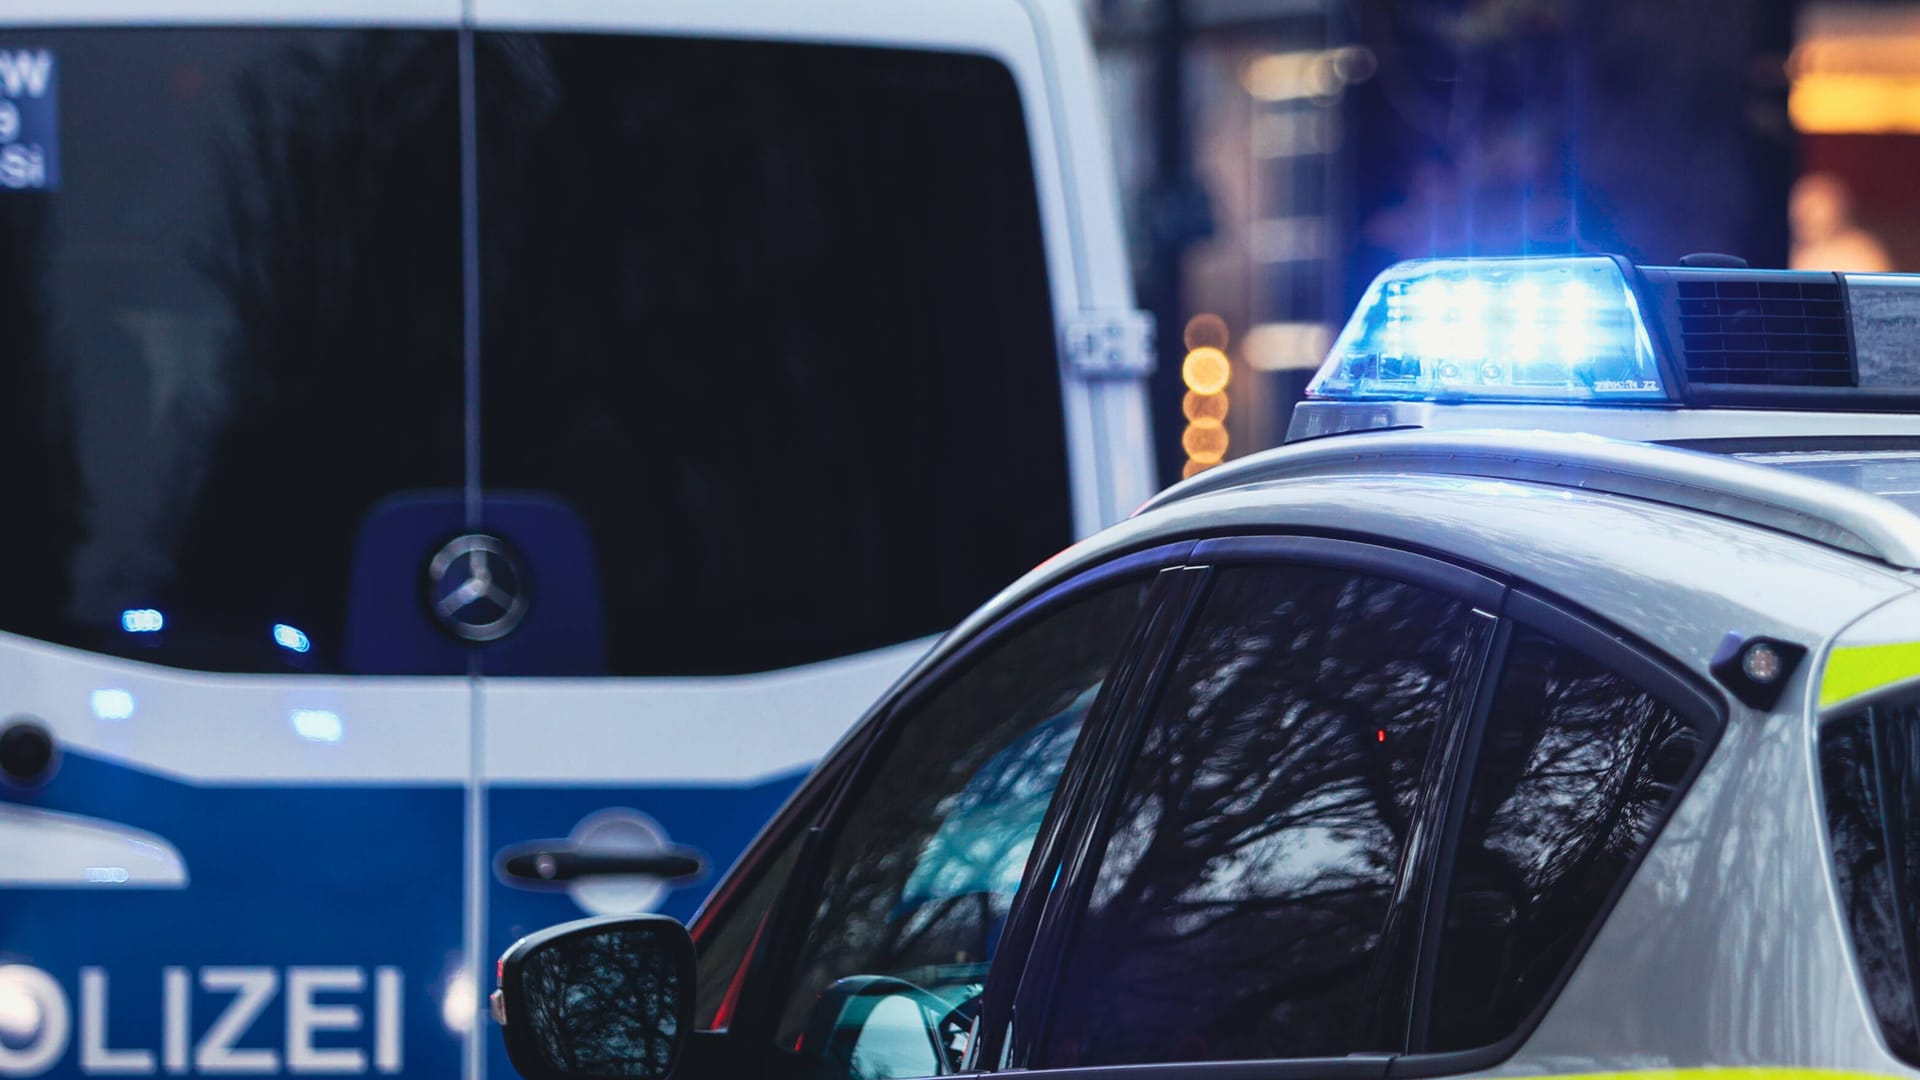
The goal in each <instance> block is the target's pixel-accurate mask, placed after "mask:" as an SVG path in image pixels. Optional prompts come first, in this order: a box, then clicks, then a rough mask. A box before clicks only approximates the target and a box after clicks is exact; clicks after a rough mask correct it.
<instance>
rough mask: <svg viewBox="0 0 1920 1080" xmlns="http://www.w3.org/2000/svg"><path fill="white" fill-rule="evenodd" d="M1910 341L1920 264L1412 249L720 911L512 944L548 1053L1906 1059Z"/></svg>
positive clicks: (767, 1073)
mask: <svg viewBox="0 0 1920 1080" xmlns="http://www.w3.org/2000/svg"><path fill="white" fill-rule="evenodd" d="M1916 327H1920V277H1898V276H1871V275H1853V274H1846V275H1835V274H1825V273H1804V272H1769V271H1754V270H1747V269H1743V268H1739V267H1731V266H1725V265H1720V266H1699V265H1693V266H1687V265H1683V266H1680V267H1671V268H1649V267H1636V266H1633V265H1630V264H1628V263H1626V262H1624V261H1621V260H1617V259H1612V258H1605V257H1568V258H1536V259H1511V260H1492V259H1489V260H1458V261H1444V260H1443V261H1427V262H1419V263H1411V264H1406V265H1402V266H1398V267H1396V268H1394V269H1392V270H1390V271H1389V272H1387V273H1386V274H1385V275H1384V276H1383V277H1381V278H1380V279H1379V280H1378V281H1377V282H1376V283H1375V284H1374V286H1373V287H1372V289H1371V290H1370V291H1369V293H1368V294H1367V296H1366V298H1365V301H1364V302H1363V303H1362V305H1361V307H1360V309H1359V310H1358V311H1357V312H1356V313H1355V315H1354V316H1353V319H1352V321H1351V322H1350V324H1349V325H1348V327H1347V328H1346V330H1345V332H1344V333H1343V334H1342V336H1341V337H1340V338H1339V339H1338V340H1337V343H1336V345H1335V347H1334V349H1333V352H1332V355H1331V356H1330V357H1329V358H1328V360H1327V362H1326V365H1325V367H1324V368H1323V369H1322V370H1321V372H1320V373H1319V375H1318V376H1317V377H1316V379H1315V381H1314V382H1313V384H1312V389H1311V400H1310V401H1308V402H1307V403H1305V404H1304V405H1303V406H1302V407H1301V409H1300V411H1299V413H1298V415H1297V417H1296V420H1295V423H1294V428H1293V432H1294V435H1295V441H1293V442H1292V444H1291V445H1288V446H1284V447H1281V448H1278V449H1275V450H1272V451H1269V452H1265V453H1261V454H1256V455H1253V456H1251V457H1248V458H1246V459H1244V460H1240V461H1237V462H1235V463H1232V464H1230V465H1227V466H1225V467H1222V468H1218V469H1215V470H1212V471H1210V472H1207V473H1203V474H1201V475H1200V476H1197V477H1195V478H1193V479H1191V480H1189V481H1186V482H1184V483H1182V484H1180V485H1178V486H1175V487H1173V488H1171V489H1169V490H1168V491H1166V492H1165V493H1163V494H1161V495H1160V496H1158V497H1157V498H1155V499H1153V500H1152V501H1151V502H1149V503H1148V504H1147V505H1146V506H1145V507H1144V508H1142V509H1141V511H1140V512H1139V513H1138V514H1136V515H1135V516H1134V517H1133V518H1131V519H1130V520H1129V521H1127V522H1125V523H1123V524H1121V525H1118V526H1116V527H1114V528H1112V529H1109V530H1107V531H1105V532H1103V533H1101V534H1099V535H1098V536H1096V537H1094V538H1093V539H1091V540H1089V541H1087V542H1085V543H1082V544H1080V545H1078V546H1075V547H1073V548H1071V549H1069V550H1067V551H1066V552H1064V553H1062V554H1061V555H1060V556H1059V557H1057V558H1055V559H1054V560H1052V561H1051V562H1049V563H1047V564H1046V565H1044V566H1042V567H1041V568H1039V569H1037V570H1035V571H1034V572H1032V573H1031V574H1029V575H1028V576H1026V577H1025V578H1023V579H1021V580H1020V581H1019V582H1018V583H1016V584H1015V585H1014V586H1013V587H1011V588H1010V589H1008V590H1007V591H1006V592H1004V593H1003V594H1002V595H1001V596H1000V597H999V598H998V599H996V600H995V601H994V602H992V603H991V604H989V605H988V606H986V607H985V608H983V609H982V610H980V611H979V612H977V613H976V614H974V615H973V616H972V617H971V618H969V619H968V620H967V621H966V622H965V623H964V624H963V625H961V626H960V627H959V628H958V629H957V630H955V631H954V632H953V633H952V634H951V635H950V636H948V637H947V638H946V639H945V640H944V641H943V642H942V643H941V645H940V646H939V647H938V648H937V649H936V650H935V651H934V652H933V653H932V654H931V655H929V656H928V657H926V658H925V659H924V660H923V661H922V662H921V663H920V664H918V665H917V666H916V667H915V668H914V670H913V671H912V672H911V673H910V674H909V675H908V676H907V677H906V678H905V679H904V680H903V681H902V682H901V683H900V684H899V685H898V686H897V687H896V688H895V689H894V690H893V691H892V692H890V693H889V694H888V695H887V696H886V697H885V698H884V699H883V700H882V701H881V702H880V703H879V705H878V706H877V707H876V708H875V709H874V710H873V712H872V713H871V714H870V716H869V717H868V719H867V721H866V722H865V723H863V724H862V725H861V726H860V727H859V728H858V729H857V730H856V731H855V732H854V733H853V734H852V735H851V736H850V737H849V738H848V739H847V741H846V742H844V743H843V744H842V746H841V747H840V748H839V749H838V751H836V752H835V753H834V754H833V755H832V756H831V757H830V758H829V759H828V760H827V761H826V762H825V764H824V765H823V766H822V768H821V769H820V770H819V772H817V773H816V774H815V776H814V778H813V779H812V780H811V781H809V782H808V783H807V784H805V785H804V786H803V787H802V788H801V789H800V790H799V792H798V793H797V795H796V797H795V799H794V800H793V801H792V802H791V803H790V804H789V805H788V806H787V808H786V809H785V810H784V811H783V812H782V813H781V815H780V816H779V817H778V818H777V819H776V820H775V821H774V823H773V824H772V825H771V826H770V827H769V829H768V830H767V831H766V832H765V833H764V834H763V835H762V837H761V838H760V839H759V840H758V841H757V842H756V844H755V845H754V847H753V848H752V849H751V851H750V853H749V854H748V856H747V857H746V859H745V860H744V862H743V863H742V865H741V866H740V867H739V868H738V869H736V870H735V871H734V873H733V874H732V875H731V876H730V877H729V878H728V879H727V881H726V882H725V883H724V884H723V886H722V887H721V889H720V891H719V892H718V894H717V895H716V897H715V899H714V900H713V901H712V902H711V903H710V904H709V905H708V906H707V908H706V909H705V910H704V911H703V912H702V913H701V915H700V917H699V918H698V919H697V920H696V921H695V922H694V923H693V926H692V934H691V940H689V937H688V935H687V933H686V932H685V931H683V930H682V929H681V928H680V927H679V925H678V924H675V923H673V922H671V921H670V920H665V919H662V918H659V917H652V918H628V919H620V918H615V919H610V920H602V921H597V922H586V923H581V924H573V925H568V926H562V927H557V928H554V929H551V930H548V931H544V932H542V933H540V934H537V935H533V936H530V937H529V938H527V939H525V940H523V941H521V942H520V943H518V944H517V945H516V946H515V947H514V948H512V949H511V950H509V951H508V952H507V953H506V954H505V955H504V956H503V958H502V960H501V963H500V965H499V966H500V972H499V975H500V981H499V985H500V991H499V993H498V995H497V997H496V999H495V1006H496V1014H497V1018H498V1019H500V1020H501V1021H502V1022H503V1024H504V1035H505V1042H506V1044H507V1046H508V1047H509V1050H510V1052H511V1053H512V1055H513V1059H514V1061H515V1063H516V1065H517V1067H518V1068H519V1070H520V1071H521V1073H522V1074H523V1075H525V1076H527V1077H530V1078H536V1077H537V1078H557V1077H589V1076H609V1075H621V1076H635V1077H665V1076H668V1075H673V1076H676V1077H679V1078H681V1080H704V1078H708V1077H719V1076H734V1075H738V1076H759V1077H775V1078H781V1077H791V1078H799V1077H807V1078H810V1080H819V1078H829V1077H830V1078H834V1080H841V1078H847V1080H851V1078H855V1077H858V1078H877V1077H913V1076H930V1075H938V1074H945V1073H952V1072H968V1071H984V1072H1016V1073H1022V1074H1026V1073H1031V1072H1046V1073H1053V1072H1057V1073H1058V1074H1059V1075H1060V1076H1062V1077H1063V1078H1067V1077H1074V1078H1079V1077H1087V1078H1093V1077H1112V1078H1119V1077H1127V1076H1135V1077H1141V1076H1162V1075H1178V1076H1182V1077H1218V1078H1220V1080H1250V1078H1256V1077H1275V1078H1297V1077H1329V1078H1348V1080H1386V1078H1398V1077H1421V1076H1440V1075H1458V1074H1476V1073H1498V1074H1501V1075H1517V1076H1535V1075H1549V1074H1570V1073H1595V1072H1601V1073H1616V1072H1637V1071H1642V1070H1657V1073H1655V1074H1654V1075H1658V1076H1662V1077H1668V1078H1671V1077H1674V1076H1676V1075H1679V1074H1678V1073H1677V1072H1676V1070H1681V1071H1685V1070H1696V1069H1713V1070H1729V1069H1731V1070H1734V1071H1733V1072H1726V1071H1717V1072H1715V1073H1714V1075H1719V1076H1738V1075H1750V1076H1756V1077H1758V1076H1776V1077H1777V1076H1782V1075H1787V1073H1786V1072H1783V1071H1781V1070H1789V1071H1790V1070H1802V1069H1817V1070H1847V1071H1852V1072H1856V1073H1884V1074H1893V1075H1912V1074H1913V1073H1914V1072H1915V1071H1916V1069H1920V1008H1917V1002H1920V998H1917V997H1916V987H1917V986H1920V967H1917V966H1916V964H1920V952H1916V951H1915V949H1914V942H1915V941H1916V940H1920V936H1917V932H1920V924H1917V921H1916V920H1917V918H1920V916H1916V912H1920V858H1916V854H1920V834H1916V832H1915V829H1916V826H1917V823H1920V417H1916V416H1915V415H1913V414H1912V413H1911V412H1909V411H1903V410H1912V409H1913V408H1914V406H1915V405H1916V404H1920V336H1917V335H1916V333H1915V330H1916ZM694 943H697V946H695V944H694ZM696 948H697V958H696ZM696 1032H697V1033H696ZM1741 1070H1754V1071H1750V1072H1742V1071H1741Z"/></svg>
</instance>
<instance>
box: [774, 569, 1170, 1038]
mask: <svg viewBox="0 0 1920 1080" xmlns="http://www.w3.org/2000/svg"><path fill="white" fill-rule="evenodd" d="M1145 590H1146V586H1145V584H1144V583H1128V584H1124V585H1118V586H1113V587H1110V588H1108V589H1106V590H1104V591H1102V592H1099V593H1096V594H1094V595H1091V596H1089V597H1086V598H1084V599H1081V600H1079V601H1077V602H1075V603H1073V604H1072V606H1070V607H1067V608H1065V609H1063V610H1060V611H1058V612H1056V613H1054V614H1051V615H1049V616H1046V617H1044V618H1042V619H1041V620H1040V621H1038V622H1036V623H1033V624H1031V625H1029V626H1027V627H1026V628H1024V629H1021V630H1018V631H1015V632H1013V633H1012V634H1010V635H1009V636H1008V637H1007V638H1006V639H1004V640H1003V641H1002V642H1000V643H999V644H997V645H996V646H994V647H993V649H992V651H991V652H989V653H987V654H986V655H984V656H982V657H981V658H979V659H978V660H976V661H974V662H973V663H972V664H971V665H970V666H969V667H968V668H967V669H966V670H965V671H964V672H962V673H961V674H960V675H958V676H957V677H956V678H954V679H953V681H952V682H950V683H948V684H947V685H945V686H944V687H941V688H940V689H938V690H936V691H934V692H933V694H932V695H931V696H930V697H928V698H926V699H925V700H923V701H921V702H919V703H918V704H916V705H915V706H913V707H912V708H911V709H910V710H909V711H908V712H906V713H905V714H903V715H901V716H900V717H898V718H897V719H896V721H895V723H896V725H897V726H896V727H895V728H894V730H893V731H892V732H891V733H890V734H889V736H888V738H889V739H890V745H889V746H888V747H887V748H886V749H884V750H882V751H881V752H880V755H881V756H879V757H878V758H877V759H876V760H874V761H872V762H869V763H868V767H867V770H866V771H865V772H864V774H863V776H862V777H861V778H860V782H862V783H865V784H866V785H867V786H866V787H865V789H864V790H862V791H861V792H860V793H859V795H858V796H857V797H855V798H854V799H853V801H852V802H851V803H850V804H849V806H848V807H847V809H846V810H845V811H844V817H843V818H842V820H841V823H840V824H839V825H838V826H837V828H838V835H837V837H836V838H835V840H834V847H833V854H832V856H831V858H830V860H829V862H828V865H827V868H826V872H825V876H824V878H823V881H824V884H823V886H822V888H821V891H820V895H819V897H818V900H817V901H816V902H815V904H814V905H813V909H814V910H813V917H812V920H811V925H810V927H809V929H808V931H807V934H806V939H805V946H804V948H803V950H802V954H801V957H800V961H799V966H798V968H797V972H798V974H797V977H796V978H795V980H794V984H793V987H792V989H791V991H790V993H789V994H788V997H787V1004H786V1007H785V1010H784V1013H783V1016H782V1019H781V1022H780V1026H779V1032H778V1042H779V1045H780V1046H782V1047H788V1048H791V1047H794V1046H795V1045H796V1043H800V1042H801V1040H802V1036H803V1034H804V1033H807V1032H808V1031H809V1030H810V1029H813V1030H816V1031H817V1029H818V1025H819V1022H820V1019H821V1018H820V1016H819V1015H818V1010H819V1009H821V1008H822V1007H823V1004H822V1003H823V1001H824V1000H825V999H824V998H823V992H825V991H827V990H828V989H829V988H830V987H832V986H834V985H835V984H836V983H840V982H841V981H842V980H847V979H851V978H854V977H871V976H884V977H887V978H889V979H898V980H903V981H905V982H907V983H911V984H913V986H915V987H918V988H919V989H920V990H922V991H925V992H927V993H928V994H931V995H933V996H934V997H935V998H937V999H939V1000H941V1001H944V1002H946V1003H947V1004H948V1005H949V1006H963V1005H965V1004H967V1003H968V1002H969V1001H970V1000H971V999H973V998H974V997H975V996H977V994H978V993H979V990H980V985H981V983H983V982H984V980H985V978H986V974H987V968H988V964H989V963H990V962H991V960H992V958H993V953H994V948H995V946H996V945H997V944H998V940H999V936H1000V930H1001V927H1002V924H1003V922H1004V920H1005V919H1006V916H1007V913H1008V911H1009V909H1010V907H1011V905H1012V901H1013V896H1014V893H1015V891H1016V890H1017V889H1018V887H1019V885H1020V878H1021V874H1022V872H1023V871H1024V869H1025V867H1026V861H1027V855H1028V852H1029V849H1030V848H1031V847H1032V845H1033V842H1034V840H1035V838H1036V836H1037V835H1038V832H1039V829H1040V825H1041V819H1042V818H1043V817H1044V816H1045V814H1046V812H1047V808H1048V805H1049V804H1050V803H1051V802H1052V799H1053V792H1054V788H1055V786H1056V785H1057V784H1058V782H1059V780H1060V777H1061V774H1062V772H1063V771H1064V769H1065V768H1066V763H1067V758H1068V755H1069V754H1070V753H1071V751H1072V749H1073V746H1074V743H1075V741H1076V739H1077V738H1078V735H1079V732H1080V728H1081V725H1082V723H1083V721H1084V720H1085V718H1086V716H1087V712H1088V710H1089V708H1090V707H1091V705H1092V703H1093V701H1094V699H1095V697H1096V696H1097V695H1098V693H1099V690H1100V688H1101V686H1102V685H1103V683H1104V682H1105V680H1106V678H1107V674H1108V672H1109V671H1110V670H1111V668H1112V667H1113V665H1114V663H1115V661H1116V660H1117V659H1118V657H1119V655H1120V652H1121V649H1122V646H1123V644H1124V642H1125V641H1126V638H1127V635H1128V634H1129V632H1130V629H1131V626H1132V623H1133V621H1134V617H1135V615H1136V614H1137V613H1138V612H1139V610H1140V607H1141V603H1142V600H1143V598H1144V595H1145ZM922 1042H923V1043H924V1038H923V1039H922ZM801 1048H802V1049H803V1050H808V1049H809V1048H808V1047H806V1046H805V1045H802V1046H801Z"/></svg>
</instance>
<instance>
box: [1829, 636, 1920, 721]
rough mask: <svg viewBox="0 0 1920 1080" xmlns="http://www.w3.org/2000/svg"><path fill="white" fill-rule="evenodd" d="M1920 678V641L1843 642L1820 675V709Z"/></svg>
mask: <svg viewBox="0 0 1920 1080" xmlns="http://www.w3.org/2000/svg"><path fill="white" fill-rule="evenodd" d="M1917 679H1920V641H1897V642H1891V643H1888V644H1883V645H1840V646H1836V647H1835V648H1834V650H1833V651H1832V652H1831V653H1829V654H1828V656H1827V668H1826V671H1825V672H1824V673H1822V674H1821V676H1820V708H1821V709H1823V710H1825V709H1828V708H1831V707H1833V706H1834V705H1837V704H1839V703H1841V702H1844V701H1851V700H1853V699H1854V698H1857V697H1864V696H1866V695H1868V694H1871V693H1874V692H1875V691H1878V690H1884V689H1886V688H1887V687H1889V686H1893V685H1896V684H1898V683H1903V682H1907V681H1909V680H1917Z"/></svg>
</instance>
